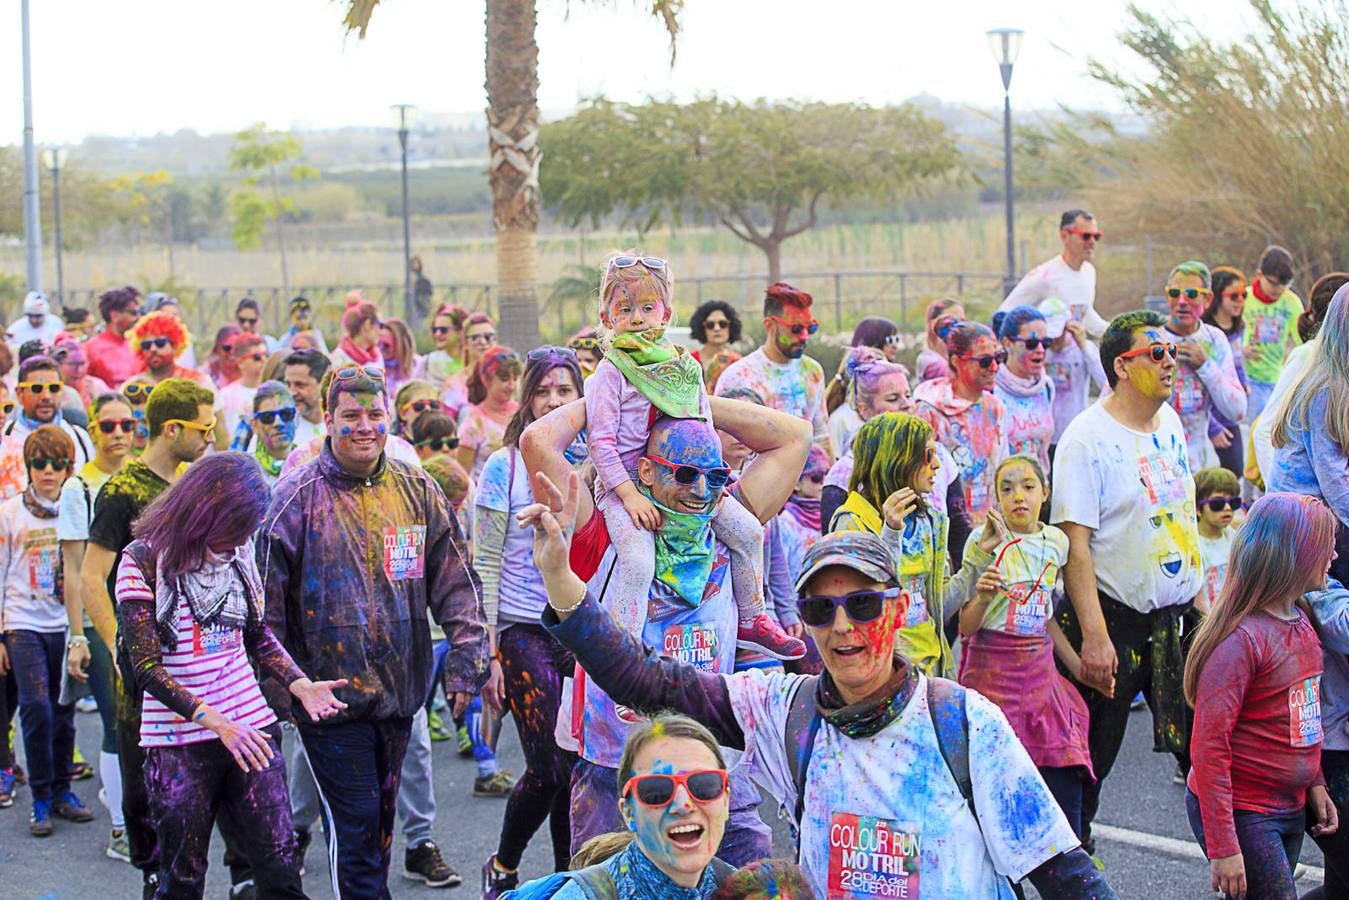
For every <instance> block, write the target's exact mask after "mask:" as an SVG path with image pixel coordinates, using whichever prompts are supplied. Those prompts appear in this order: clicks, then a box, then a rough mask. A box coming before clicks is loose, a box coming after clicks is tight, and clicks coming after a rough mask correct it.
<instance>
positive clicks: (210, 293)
mask: <svg viewBox="0 0 1349 900" xmlns="http://www.w3.org/2000/svg"><path fill="white" fill-rule="evenodd" d="M784 278H785V280H787V281H790V282H791V283H793V284H794V285H796V286H797V287H799V288H801V289H802V290H805V291H809V292H810V293H811V294H812V295H813V296H814V298H815V315H816V317H817V318H818V319H819V320H820V321H821V322H822V323H823V325H824V327H825V329H826V330H832V331H844V330H845V329H848V328H850V327H851V326H852V324H854V323H855V322H856V321H857V320H859V319H861V318H863V317H865V316H886V317H888V318H891V319H893V320H894V321H895V322H896V323H897V324H898V325H899V326H900V329H901V331H906V332H911V333H912V332H916V331H921V330H922V328H923V311H924V307H925V306H926V304H927V301H928V300H930V299H932V298H933V297H939V296H952V297H957V298H961V299H962V300H964V301H965V302H966V304H967V305H969V306H971V307H973V308H974V309H983V308H985V306H986V305H987V304H991V303H992V302H993V301H994V300H999V299H1001V297H1002V287H1003V276H1002V275H1000V274H996V273H990V272H905V271H896V272H875V271H872V272H814V273H800V274H796V273H792V274H788V275H785V276H784ZM766 281H767V279H766V278H765V277H764V276H763V275H762V274H761V273H754V274H738V275H717V276H707V277H694V278H681V279H679V280H678V281H677V282H676V283H675V293H676V298H677V300H676V305H677V307H678V312H679V313H680V314H681V317H686V316H687V315H688V314H690V313H692V311H693V309H694V308H695V307H696V306H698V305H699V304H701V303H702V302H704V301H706V300H712V299H718V300H725V301H727V302H728V303H730V304H731V305H733V306H734V307H736V308H737V309H739V310H740V311H741V314H742V317H743V318H744V319H745V321H746V323H757V322H758V320H759V318H760V316H761V311H762V306H761V304H762V302H763V292H764V287H765V286H766ZM357 288H359V289H360V290H361V292H362V293H363V294H364V295H365V298H366V299H367V300H369V301H371V302H372V303H374V304H375V305H377V306H379V307H380V308H381V309H382V310H384V311H385V313H386V314H388V315H396V316H401V315H402V314H403V308H404V307H403V285H402V284H366V285H362V284H343V285H292V286H290V287H289V288H288V289H287V288H281V287H277V286H258V287H250V286H238V287H196V288H180V289H179V290H178V293H177V295H176V296H177V299H178V301H179V304H180V305H181V306H182V309H183V317H184V319H185V321H186V322H187V324H188V327H189V328H191V329H192V331H193V334H194V336H195V337H196V339H197V340H198V341H199V342H200V341H210V339H211V336H212V335H213V334H214V332H215V330H216V329H217V328H219V327H220V326H221V325H224V324H227V323H229V322H231V321H233V318H234V310H235V307H236V306H237V304H238V302H239V301H240V300H241V299H243V298H244V297H253V298H255V299H256V300H257V301H258V303H259V305H260V306H261V307H262V316H263V323H264V325H265V327H266V328H267V329H268V330H269V331H271V332H272V333H276V332H279V331H284V330H285V329H286V328H287V327H288V324H289V323H288V322H287V320H286V306H287V304H288V303H289V301H290V298H291V297H293V296H295V295H297V294H303V295H304V296H306V297H308V298H309V300H310V302H311V304H312V305H313V308H314V312H315V317H316V319H317V324H318V325H319V326H320V327H322V328H323V329H324V331H325V333H327V334H328V335H330V336H331V335H334V334H336V333H337V329H338V328H339V327H340V324H339V323H340V321H341V317H342V310H343V300H344V298H345V296H346V294H347V292H348V291H351V290H353V289H357ZM102 290H103V289H91V288H77V289H74V290H67V291H66V292H65V297H64V298H63V301H62V303H60V304H58V305H64V306H68V307H85V308H88V309H91V310H95V311H96V310H97V307H98V294H99V293H100V292H101V291H102ZM441 303H453V304H458V305H460V306H464V307H467V308H469V309H475V310H483V311H485V312H487V313H489V314H490V315H493V316H495V315H496V313H497V292H496V286H495V285H492V284H479V283H458V284H448V285H439V286H437V287H436V289H435V295H434V297H433V299H432V304H431V305H432V307H433V308H434V307H435V306H437V305H439V304H441ZM539 306H540V310H539V315H540V327H541V330H542V331H543V333H544V336H545V337H547V338H549V339H551V340H561V339H563V338H565V337H566V336H567V335H569V334H572V333H574V332H575V331H576V330H578V329H580V328H581V327H583V326H584V325H588V324H593V322H594V319H595V309H594V298H593V296H589V297H578V296H561V295H557V296H555V295H554V294H553V290H552V286H551V285H547V284H544V285H540V286H539ZM18 314H19V313H18V311H15V312H14V315H16V316H17V315H18ZM95 316H96V317H97V312H95Z"/></svg>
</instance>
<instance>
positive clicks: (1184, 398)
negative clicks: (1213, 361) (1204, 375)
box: [1171, 367, 1207, 416]
mask: <svg viewBox="0 0 1349 900" xmlns="http://www.w3.org/2000/svg"><path fill="white" fill-rule="evenodd" d="M1206 401H1207V397H1206V395H1205V393H1204V383H1203V382H1202V381H1200V380H1199V376H1198V375H1195V374H1193V373H1192V372H1189V371H1184V372H1182V370H1181V368H1180V367H1177V369H1176V382H1175V389H1174V390H1173V392H1172V394H1171V405H1172V407H1174V408H1175V410H1176V412H1178V413H1180V414H1181V415H1182V416H1187V415H1190V414H1191V413H1194V412H1198V411H1199V410H1202V409H1203V408H1204V404H1205V402H1206Z"/></svg>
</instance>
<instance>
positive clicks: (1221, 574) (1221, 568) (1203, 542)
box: [1194, 526, 1237, 614]
mask: <svg viewBox="0 0 1349 900" xmlns="http://www.w3.org/2000/svg"><path fill="white" fill-rule="evenodd" d="M1236 536H1237V530H1236V529H1235V528H1233V527H1231V526H1228V527H1227V528H1224V529H1223V531H1222V534H1220V535H1218V536H1217V537H1216V538H1208V537H1204V534H1203V532H1200V533H1199V563H1200V565H1202V566H1203V567H1204V586H1203V588H1202V589H1201V590H1200V591H1199V596H1198V597H1196V598H1195V601H1194V606H1195V609H1197V610H1199V611H1200V612H1201V613H1205V614H1207V613H1208V611H1209V610H1211V609H1213V604H1214V603H1215V602H1216V601H1217V599H1218V594H1219V592H1221V591H1222V589H1223V585H1224V584H1225V583H1226V582H1227V561H1228V559H1229V558H1230V557H1231V554H1232V540H1233V539H1234V538H1235V537H1236Z"/></svg>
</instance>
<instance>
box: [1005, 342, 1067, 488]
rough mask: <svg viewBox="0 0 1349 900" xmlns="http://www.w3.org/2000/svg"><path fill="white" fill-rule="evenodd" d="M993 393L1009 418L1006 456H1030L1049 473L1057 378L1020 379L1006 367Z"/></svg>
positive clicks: (1046, 376)
mask: <svg viewBox="0 0 1349 900" xmlns="http://www.w3.org/2000/svg"><path fill="white" fill-rule="evenodd" d="M993 393H994V395H995V396H997V398H998V399H999V400H1001V401H1002V405H1003V409H1004V410H1005V415H1006V417H1007V421H1006V426H1005V427H1006V430H1007V454H1008V455H1009V456H1029V457H1031V458H1032V459H1035V460H1037V461H1039V463H1040V468H1041V469H1043V470H1044V471H1046V472H1048V471H1049V445H1050V443H1051V442H1052V441H1053V438H1054V379H1052V378H1050V377H1049V376H1048V374H1045V375H1044V376H1042V377H1040V378H1019V377H1018V376H1016V375H1014V374H1013V373H1012V370H1011V369H1009V368H1007V367H1006V366H1004V367H1002V368H1001V369H999V370H998V380H997V383H996V384H995V385H994V387H993Z"/></svg>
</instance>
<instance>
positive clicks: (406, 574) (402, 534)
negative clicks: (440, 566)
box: [384, 525, 426, 581]
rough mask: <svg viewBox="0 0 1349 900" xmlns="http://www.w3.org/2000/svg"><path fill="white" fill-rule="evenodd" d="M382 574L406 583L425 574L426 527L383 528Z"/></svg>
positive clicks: (392, 526) (389, 526) (391, 579)
mask: <svg viewBox="0 0 1349 900" xmlns="http://www.w3.org/2000/svg"><path fill="white" fill-rule="evenodd" d="M384 574H385V575H387V576H388V577H389V580H390V581H406V580H407V579H409V578H421V577H422V576H424V575H425V574H426V526H425V525H386V526H384Z"/></svg>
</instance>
